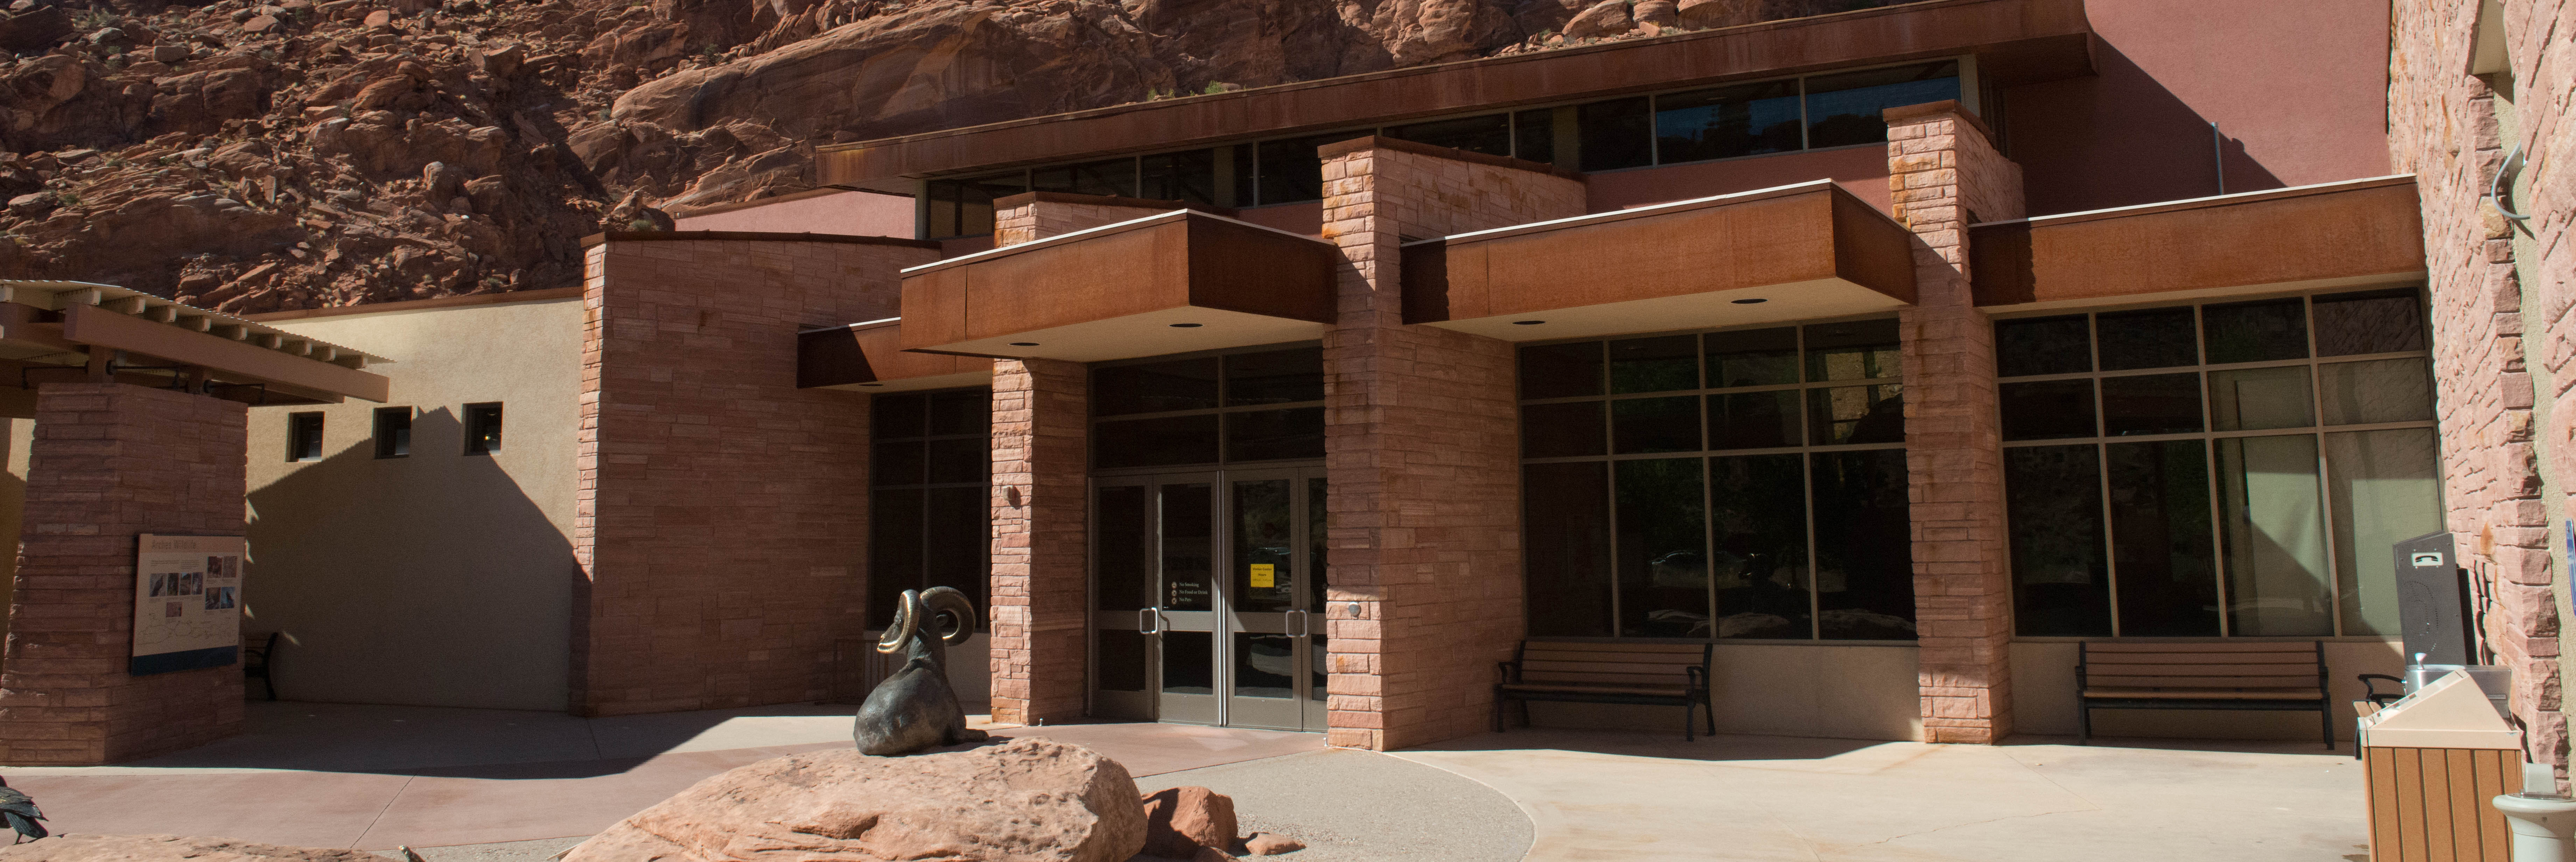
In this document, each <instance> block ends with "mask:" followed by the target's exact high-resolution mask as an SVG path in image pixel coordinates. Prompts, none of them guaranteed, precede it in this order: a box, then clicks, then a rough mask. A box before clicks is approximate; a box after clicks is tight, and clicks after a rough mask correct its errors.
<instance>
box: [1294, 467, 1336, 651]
mask: <svg viewBox="0 0 2576 862" xmlns="http://www.w3.org/2000/svg"><path fill="white" fill-rule="evenodd" d="M1324 503H1325V496H1324V478H1323V477H1321V476H1316V477H1313V478H1309V479H1307V480H1306V570H1305V571H1303V572H1299V573H1297V576H1298V577H1299V578H1301V579H1303V581H1304V582H1305V584H1306V607H1307V609H1309V610H1312V611H1313V612H1314V613H1315V620H1314V623H1313V625H1314V628H1315V630H1316V631H1323V630H1324V623H1323V618H1324V576H1325V574H1326V573H1328V572H1330V571H1332V570H1331V569H1329V568H1326V567H1325V557H1324V548H1325V547H1326V542H1325V541H1324V538H1325V532H1324V530H1325V527H1326V525H1327V522H1326V520H1325V518H1324ZM1315 637H1316V639H1317V640H1318V642H1320V641H1321V640H1322V638H1323V635H1316V636H1315Z"/></svg>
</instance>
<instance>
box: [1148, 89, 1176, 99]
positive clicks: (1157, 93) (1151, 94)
mask: <svg viewBox="0 0 2576 862" xmlns="http://www.w3.org/2000/svg"><path fill="white" fill-rule="evenodd" d="M1170 98H1174V96H1173V95H1172V91H1170V90H1164V89H1159V88H1158V89H1152V90H1146V91H1145V101H1148V102H1160V101H1162V100H1164V99H1170Z"/></svg>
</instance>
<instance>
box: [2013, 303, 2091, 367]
mask: <svg viewBox="0 0 2576 862" xmlns="http://www.w3.org/2000/svg"><path fill="white" fill-rule="evenodd" d="M2091 370H2093V325H2092V323H2091V322H2090V321H2088V320H2086V319H2085V317H2084V315H2081V314H2076V315H2069V316H2066V317H2026V318H2021V319H2017V320H1999V321H1995V376H1997V377H2026V376H2030V375H2033V374H2076V373H2080V372H2085V371H2091Z"/></svg>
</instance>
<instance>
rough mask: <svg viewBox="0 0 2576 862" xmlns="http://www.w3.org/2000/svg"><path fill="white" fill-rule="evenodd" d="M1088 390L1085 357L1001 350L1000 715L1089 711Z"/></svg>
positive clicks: (996, 467) (1050, 717) (996, 481)
mask: <svg viewBox="0 0 2576 862" xmlns="http://www.w3.org/2000/svg"><path fill="white" fill-rule="evenodd" d="M1090 412H1091V411H1090V401H1089V398H1088V374H1087V372H1086V370H1085V369H1084V367H1083V365H1082V364H1081V363H1078V362H1059V361H1055V360H1046V359H1032V360H1025V361H1021V360H1008V359H1002V360H995V361H994V362H993V575H992V577H993V583H992V590H991V591H992V603H993V609H992V625H993V640H992V643H993V669H992V674H993V706H992V710H993V720H994V721H995V722H999V723H1005V724H1035V723H1037V722H1039V721H1062V720H1066V719H1072V718H1079V717H1081V716H1082V715H1083V711H1084V710H1083V700H1084V691H1085V687H1084V672H1085V668H1086V667H1088V665H1089V662H1087V661H1086V660H1085V658H1086V656H1087V655H1088V654H1089V653H1088V649H1087V644H1088V643H1089V642H1090V641H1089V638H1088V637H1087V635H1088V632H1086V631H1084V629H1083V626H1084V624H1085V620H1086V617H1085V615H1084V612H1083V611H1084V607H1083V605H1084V601H1085V599H1084V597H1085V596H1088V595H1089V594H1090V581H1089V580H1088V579H1089V574H1088V573H1089V571H1090V565H1091V559H1090V549H1091V545H1090V533H1089V525H1090V499H1089V497H1090V490H1089V488H1090V482H1089V477H1090V471H1091V457H1090V452H1089V447H1090V439H1091V438H1090V428H1089V422H1090Z"/></svg>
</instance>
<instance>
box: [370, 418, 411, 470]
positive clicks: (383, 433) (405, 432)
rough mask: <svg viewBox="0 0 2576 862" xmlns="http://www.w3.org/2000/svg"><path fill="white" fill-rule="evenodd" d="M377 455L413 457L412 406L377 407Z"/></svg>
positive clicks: (380, 456) (379, 456) (383, 456)
mask: <svg viewBox="0 0 2576 862" xmlns="http://www.w3.org/2000/svg"><path fill="white" fill-rule="evenodd" d="M376 457H378V458H408V457H411V408H409V407H378V408H376Z"/></svg>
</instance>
